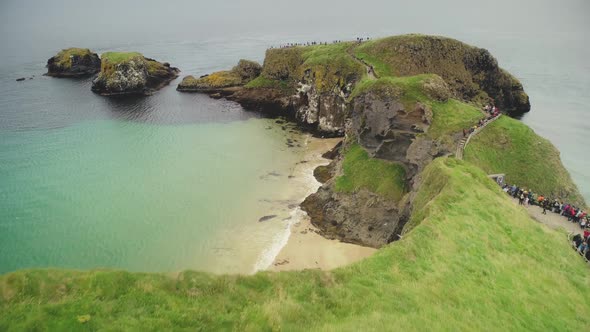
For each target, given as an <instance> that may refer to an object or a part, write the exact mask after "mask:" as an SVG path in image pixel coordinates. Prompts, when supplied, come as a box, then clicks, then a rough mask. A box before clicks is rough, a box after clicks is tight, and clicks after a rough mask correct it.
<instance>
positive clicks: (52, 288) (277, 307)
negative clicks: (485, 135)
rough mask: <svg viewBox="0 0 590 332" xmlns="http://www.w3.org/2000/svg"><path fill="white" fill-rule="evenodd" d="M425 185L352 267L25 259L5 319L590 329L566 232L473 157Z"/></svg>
mask: <svg viewBox="0 0 590 332" xmlns="http://www.w3.org/2000/svg"><path fill="white" fill-rule="evenodd" d="M423 183H424V185H423V186H422V187H421V188H420V190H419V192H418V194H417V195H418V196H417V198H416V204H415V207H414V209H415V212H416V213H414V215H413V217H412V220H411V224H412V227H413V231H412V232H410V233H408V234H407V235H406V236H404V238H403V239H402V240H401V241H398V242H395V243H392V244H390V245H388V246H387V247H385V248H383V249H381V250H380V251H378V252H377V253H376V254H375V255H374V256H372V257H370V258H368V259H366V260H364V261H361V262H359V263H356V264H353V265H351V266H348V267H344V268H339V269H336V270H333V271H328V272H325V271H319V270H307V271H301V272H281V273H271V272H261V273H258V274H256V275H253V276H213V275H209V274H205V273H199V272H184V273H182V274H180V276H179V277H178V278H171V277H168V276H165V275H159V274H142V273H128V272H117V271H92V272H73V271H55V270H35V271H20V272H15V273H11V274H7V275H3V276H0V312H1V314H0V330H2V331H12V330H14V331H18V330H38V331H42V330H51V331H55V330H63V331H84V330H142V331H150V330H157V331H161V330H207V331H210V330H232V329H233V330H240V331H271V330H330V331H340V330H344V331H347V330H348V331H358V330H363V331H365V330H391V329H396V330H400V331H425V330H428V331H431V330H445V331H457V330H464V331H473V330H477V331H481V330H488V331H489V330H498V331H523V330H537V331H547V330H552V331H557V330H576V331H585V330H589V329H590V316H588V312H590V297H588V294H589V292H590V273H589V272H590V269H589V267H588V265H587V264H586V263H585V262H583V261H582V259H581V258H580V257H579V256H578V255H577V254H576V253H575V252H574V251H573V250H571V248H570V247H569V244H568V243H567V241H566V238H565V235H564V234H561V233H558V232H555V231H552V230H549V229H547V228H545V227H543V226H541V225H539V224H538V223H536V222H534V221H533V220H531V219H530V218H529V217H528V215H527V214H526V212H525V211H524V210H523V209H521V208H519V207H518V206H517V205H515V204H514V203H513V202H511V201H510V200H509V199H508V198H507V197H506V195H505V194H504V193H502V192H501V191H500V190H499V188H498V187H497V186H496V185H495V184H494V183H493V182H492V181H491V180H489V179H488V178H487V177H486V175H485V173H484V172H482V171H481V170H480V169H478V168H477V167H475V166H472V165H470V164H468V163H466V162H462V161H458V160H455V159H452V158H441V159H437V160H435V161H434V162H433V163H432V164H431V165H429V166H428V167H427V168H426V169H425V171H424V173H423ZM482 202H485V204H482ZM85 315H89V317H88V316H85ZM88 318H89V320H88ZM84 321H86V322H84Z"/></svg>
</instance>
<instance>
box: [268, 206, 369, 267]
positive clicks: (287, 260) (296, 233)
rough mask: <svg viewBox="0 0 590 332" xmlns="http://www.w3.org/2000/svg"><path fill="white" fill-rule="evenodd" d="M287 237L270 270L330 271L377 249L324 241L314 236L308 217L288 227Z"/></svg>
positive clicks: (319, 236) (316, 235) (315, 230)
mask: <svg viewBox="0 0 590 332" xmlns="http://www.w3.org/2000/svg"><path fill="white" fill-rule="evenodd" d="M291 232H292V233H291V237H290V238H289V241H288V242H287V245H286V246H284V247H283V249H282V250H281V252H280V253H279V255H278V256H277V257H276V259H275V261H274V262H273V264H272V265H271V266H270V267H269V270H270V271H291V270H304V269H321V270H331V269H334V268H337V267H340V266H344V265H348V264H351V263H354V262H356V261H359V260H361V259H363V258H366V257H369V256H371V255H372V254H373V253H374V252H375V251H377V249H374V248H368V247H362V246H358V245H354V244H349V243H343V242H340V241H338V240H328V239H326V238H324V237H322V236H321V235H319V234H317V233H316V232H317V229H316V228H315V227H314V226H313V225H312V224H311V222H310V221H309V218H307V217H304V218H303V220H302V221H300V222H298V223H296V224H294V225H293V226H291Z"/></svg>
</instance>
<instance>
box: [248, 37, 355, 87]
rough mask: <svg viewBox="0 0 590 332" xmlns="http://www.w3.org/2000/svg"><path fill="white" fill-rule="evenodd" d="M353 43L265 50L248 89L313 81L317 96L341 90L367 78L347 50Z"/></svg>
mask: <svg viewBox="0 0 590 332" xmlns="http://www.w3.org/2000/svg"><path fill="white" fill-rule="evenodd" d="M352 46H353V44H352V43H339V44H331V45H314V46H305V47H304V46H299V47H291V48H279V49H269V50H267V51H266V57H265V59H264V66H263V70H262V75H261V78H259V79H258V82H255V83H253V84H252V85H250V87H259V86H260V84H259V83H260V82H266V83H267V84H266V85H267V86H269V87H270V86H274V85H276V84H271V83H270V81H276V82H284V83H283V84H285V83H286V84H288V85H291V86H293V87H295V84H296V83H297V82H298V81H301V80H303V79H304V78H305V77H307V79H311V78H313V79H314V82H315V85H316V88H317V89H318V91H319V92H320V93H323V92H331V91H333V90H334V88H338V89H344V88H345V86H346V85H347V84H349V83H356V82H357V81H360V79H361V78H362V77H363V76H364V75H366V72H365V68H364V67H363V65H362V64H361V63H359V62H358V61H355V60H354V58H352V57H351V56H350V55H349V54H348V53H347V50H348V49H349V48H351V47H352Z"/></svg>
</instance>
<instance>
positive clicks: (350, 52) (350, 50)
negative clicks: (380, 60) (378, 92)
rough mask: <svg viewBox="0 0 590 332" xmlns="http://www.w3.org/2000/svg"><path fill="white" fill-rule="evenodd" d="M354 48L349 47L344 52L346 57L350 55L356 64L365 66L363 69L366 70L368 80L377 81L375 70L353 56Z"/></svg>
mask: <svg viewBox="0 0 590 332" xmlns="http://www.w3.org/2000/svg"><path fill="white" fill-rule="evenodd" d="M354 48H355V47H354V46H351V47H349V48H348V49H347V50H346V52H347V53H348V55H350V56H351V57H352V58H353V59H355V60H356V61H357V62H359V63H360V64H362V65H363V66H365V69H366V70H367V76H368V77H369V79H370V80H376V79H378V78H379V77H377V74H375V70H374V69H373V67H372V66H371V65H370V64H368V63H367V62H366V61H365V60H363V59H361V58H359V57H357V56H356V55H354Z"/></svg>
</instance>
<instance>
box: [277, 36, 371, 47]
mask: <svg viewBox="0 0 590 332" xmlns="http://www.w3.org/2000/svg"><path fill="white" fill-rule="evenodd" d="M368 40H370V38H369V37H357V38H356V42H357V43H358V44H360V43H362V42H364V41H368ZM343 42H344V41H343V40H340V39H336V40H332V44H339V43H343ZM315 45H328V42H321V41H320V42H318V41H308V42H305V43H286V44H283V45H280V46H279V47H277V48H291V47H297V46H315ZM270 48H271V49H273V48H275V47H274V46H271V47H270Z"/></svg>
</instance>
